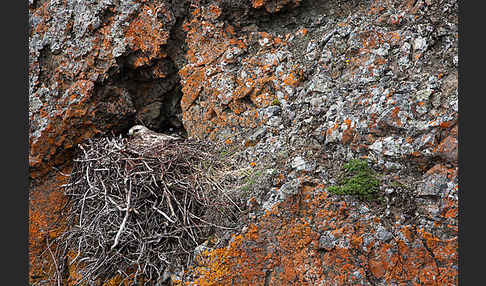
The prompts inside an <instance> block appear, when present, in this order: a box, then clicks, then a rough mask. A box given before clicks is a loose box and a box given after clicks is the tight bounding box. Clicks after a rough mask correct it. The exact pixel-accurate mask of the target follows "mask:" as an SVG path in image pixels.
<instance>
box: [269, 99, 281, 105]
mask: <svg viewBox="0 0 486 286" xmlns="http://www.w3.org/2000/svg"><path fill="white" fill-rule="evenodd" d="M271 105H279V106H280V101H279V100H278V98H275V99H274V100H272V103H271Z"/></svg>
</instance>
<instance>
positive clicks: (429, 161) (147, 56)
mask: <svg viewBox="0 0 486 286" xmlns="http://www.w3.org/2000/svg"><path fill="white" fill-rule="evenodd" d="M175 2H177V1H162V0H158V1H142V0H140V1H129V0H118V1H116V0H106V1H97V2H96V3H94V2H93V3H91V2H88V1H81V2H80V1H31V2H29V24H30V25H29V28H30V30H29V32H30V34H29V37H30V38H29V119H30V130H29V135H30V138H29V140H30V154H29V165H30V175H31V190H30V191H31V199H30V201H31V207H30V219H31V222H33V224H32V226H31V229H30V232H31V234H33V233H35V235H33V236H32V239H33V240H32V242H31V252H32V253H33V252H35V251H39V249H42V247H44V246H45V245H43V244H42V241H43V240H42V239H43V236H42V235H40V234H38V232H39V233H40V229H41V228H42V227H44V228H48V226H47V225H49V223H52V222H53V221H55V217H56V216H58V215H59V214H60V210H59V209H58V208H55V207H52V205H51V204H50V203H49V202H50V201H52V199H50V198H53V197H55V198H56V199H57V196H56V195H55V191H54V190H55V189H56V186H59V185H61V184H62V183H63V182H64V180H65V179H64V178H63V177H62V176H60V175H58V173H56V172H54V171H53V168H57V169H58V170H61V171H62V172H64V173H69V168H70V167H69V166H70V164H69V160H70V152H71V150H72V148H73V147H74V146H76V144H78V143H80V142H82V141H83V140H86V139H89V138H91V137H92V136H95V135H97V136H105V135H108V134H110V132H115V133H118V134H119V133H122V132H126V129H127V128H128V127H130V125H131V124H133V123H134V122H136V120H142V121H143V122H145V123H146V124H147V125H149V126H151V128H153V129H157V128H159V126H160V124H161V122H168V121H170V120H174V122H180V124H181V125H183V127H184V129H185V132H187V135H188V136H189V137H193V138H201V139H203V138H204V139H208V138H209V139H211V140H221V141H224V142H226V144H228V145H230V146H233V145H234V146H235V148H236V150H237V152H236V154H235V157H236V158H237V159H238V160H239V162H240V164H241V166H242V167H243V166H250V167H249V168H250V169H251V170H253V173H252V174H253V175H252V176H253V177H252V178H251V179H252V182H253V181H254V183H252V184H248V191H247V192H245V195H244V196H245V199H247V200H248V206H249V208H250V211H248V218H247V222H246V223H245V226H244V227H243V226H242V230H241V231H239V232H233V233H229V234H228V237H226V238H225V239H222V242H221V243H220V244H218V245H216V246H213V247H212V248H207V249H206V248H205V249H206V250H207V251H205V252H204V253H205V254H204V255H205V256H204V259H202V262H201V264H200V265H196V266H195V268H194V269H193V271H192V273H190V274H191V277H192V278H191V279H192V281H191V283H193V284H192V285H208V284H209V285H211V283H220V284H221V285H231V283H236V284H241V285H245V284H250V285H456V284H457V276H458V259H457V235H458V217H457V215H458V192H459V186H458V176H457V173H458V159H457V144H458V127H457V121H458V90H457V86H458V71H457V65H458V47H457V38H458V28H457V25H458V15H457V11H458V7H457V6H458V3H457V1H455V0H444V1H436V0H425V1H424V0H419V1H409V0H406V1H398V0H370V1H358V0H352V1H344V0H336V1H310V0H294V1H292V0H277V1H265V0H251V1H250V0H247V1H225V0H208V1H180V2H178V4H176V3H175ZM173 125H174V126H175V125H177V123H173ZM356 158H362V159H367V160H368V162H369V165H370V166H371V167H372V168H373V169H374V171H375V172H376V173H377V174H378V178H379V180H380V190H379V196H380V198H381V199H380V200H373V201H365V200H360V199H358V198H356V197H353V196H338V195H335V194H332V193H330V192H329V191H328V189H327V188H328V187H329V186H331V185H334V184H336V182H337V177H338V176H339V174H340V172H341V167H342V166H343V165H344V164H345V163H346V162H347V161H349V160H350V159H356ZM242 196H243V195H242ZM55 234H56V232H55V231H54V230H51V231H50V232H47V235H52V236H55ZM223 241H224V243H223ZM32 263H34V262H32ZM222 265H224V267H223V266H222ZM34 269H35V268H34ZM205 283H206V284H205Z"/></svg>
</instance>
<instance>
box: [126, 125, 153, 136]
mask: <svg viewBox="0 0 486 286" xmlns="http://www.w3.org/2000/svg"><path fill="white" fill-rule="evenodd" d="M148 130H149V129H148V128H147V127H145V126H143V125H135V126H133V127H132V128H130V130H128V136H135V135H137V134H140V133H141V132H145V131H148Z"/></svg>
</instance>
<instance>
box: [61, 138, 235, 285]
mask: <svg viewBox="0 0 486 286" xmlns="http://www.w3.org/2000/svg"><path fill="white" fill-rule="evenodd" d="M218 150H219V149H218V148H217V147H216V146H215V145H214V143H210V142H202V141H195V140H182V139H181V140H172V141H163V142H160V143H159V144H157V145H154V146H150V148H145V149H140V148H137V147H135V146H130V144H129V141H128V140H127V139H124V138H100V139H92V140H90V141H89V142H88V143H86V144H81V145H79V150H78V151H77V153H76V156H75V159H74V164H73V170H72V174H71V176H70V181H69V184H67V185H66V186H64V187H65V192H66V195H67V196H68V198H69V200H70V208H71V209H70V212H69V214H70V217H69V219H70V225H71V226H72V227H71V228H70V229H69V230H68V231H67V232H65V233H64V234H63V235H61V236H60V237H59V238H58V241H59V243H58V244H59V246H60V247H58V249H61V250H62V251H61V252H59V257H67V256H66V255H67V254H68V253H69V255H68V256H69V257H71V259H69V260H70V261H69V262H66V263H70V264H74V263H76V267H75V268H76V269H78V272H80V273H79V274H80V276H81V277H82V281H85V282H88V281H107V280H108V279H110V278H112V277H115V276H117V275H120V276H122V277H123V279H130V280H133V281H139V282H140V281H151V282H150V283H151V284H147V285H152V284H153V282H154V281H157V280H159V281H160V279H162V280H163V279H166V277H163V276H164V275H165V276H166V275H167V270H166V269H171V267H174V266H176V265H177V266H180V265H183V266H184V265H185V266H187V265H189V264H190V263H191V261H192V259H193V258H194V257H193V256H194V255H193V253H194V249H195V247H196V246H198V245H200V244H201V243H202V242H204V241H205V240H206V239H207V238H208V237H209V236H210V235H212V234H213V233H214V232H215V231H217V230H227V229H232V228H233V227H235V226H236V224H237V220H238V217H239V213H240V211H241V208H242V207H243V206H244V202H243V200H241V199H240V200H238V196H236V195H235V194H236V193H235V192H231V190H235V188H234V184H235V182H236V181H235V178H234V176H233V175H231V174H232V172H231V168H232V165H231V163H230V162H229V161H228V160H227V158H225V159H224V160H223V158H222V156H220V153H219V151H218ZM66 263H65V264H66ZM65 264H64V266H63V267H61V266H60V268H59V269H61V268H64V269H65V266H66V265H65ZM164 272H165V273H166V274H164ZM58 273H59V272H58ZM80 282H81V281H80ZM88 283H89V282H88Z"/></svg>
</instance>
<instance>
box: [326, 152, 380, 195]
mask: <svg viewBox="0 0 486 286" xmlns="http://www.w3.org/2000/svg"><path fill="white" fill-rule="evenodd" d="M343 168H344V172H343V173H342V174H341V176H340V177H339V178H338V185H336V186H331V187H329V191H330V192H331V193H334V194H338V195H355V196H359V197H360V198H364V199H368V200H370V199H373V198H374V197H375V195H376V194H377V192H378V188H379V186H380V181H379V180H378V179H377V178H376V174H375V172H374V171H373V170H372V169H371V168H370V167H369V166H368V161H367V160H361V159H352V160H350V161H349V162H348V163H346V164H345V165H344V167H343Z"/></svg>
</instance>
